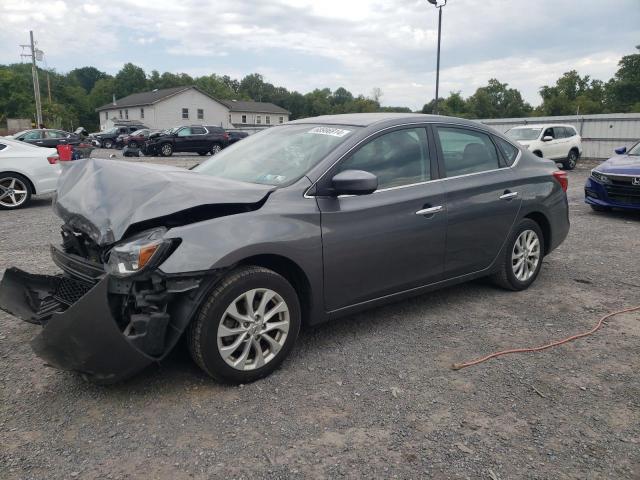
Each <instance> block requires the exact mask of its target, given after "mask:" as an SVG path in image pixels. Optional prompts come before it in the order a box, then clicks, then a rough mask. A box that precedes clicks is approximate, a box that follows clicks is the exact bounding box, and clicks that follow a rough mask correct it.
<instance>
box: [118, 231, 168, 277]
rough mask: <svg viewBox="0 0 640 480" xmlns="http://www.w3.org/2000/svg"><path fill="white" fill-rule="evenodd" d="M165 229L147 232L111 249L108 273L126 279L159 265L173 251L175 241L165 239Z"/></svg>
mask: <svg viewBox="0 0 640 480" xmlns="http://www.w3.org/2000/svg"><path fill="white" fill-rule="evenodd" d="M166 232H167V229H166V228H164V227H161V228H154V229H153V230H147V231H145V232H142V233H140V234H139V235H136V236H134V237H131V238H129V239H127V240H126V241H125V242H123V243H120V244H118V245H116V246H115V247H113V248H112V249H111V252H110V253H109V261H108V262H107V271H108V272H109V273H111V274H112V275H115V276H118V277H126V276H128V275H133V274H134V273H138V272H140V271H142V270H143V269H144V268H145V267H147V268H148V267H151V266H156V265H158V264H159V263H160V262H161V261H162V260H164V259H165V258H166V257H167V256H168V255H169V254H170V253H171V250H172V248H171V247H172V244H173V240H171V239H165V238H164V234H165V233H166Z"/></svg>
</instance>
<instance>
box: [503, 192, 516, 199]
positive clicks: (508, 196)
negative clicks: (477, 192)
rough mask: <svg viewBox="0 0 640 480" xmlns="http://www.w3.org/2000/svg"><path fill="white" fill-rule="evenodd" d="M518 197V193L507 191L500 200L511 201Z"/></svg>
mask: <svg viewBox="0 0 640 480" xmlns="http://www.w3.org/2000/svg"><path fill="white" fill-rule="evenodd" d="M517 196H518V192H509V191H506V192H504V193H503V194H502V195H500V200H511V199H512V198H516V197H517Z"/></svg>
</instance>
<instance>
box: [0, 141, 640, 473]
mask: <svg viewBox="0 0 640 480" xmlns="http://www.w3.org/2000/svg"><path fill="white" fill-rule="evenodd" d="M108 153H110V152H105V151H103V150H99V151H97V152H96V154H97V156H108ZM138 160H140V161H149V160H158V161H161V162H163V163H166V162H168V163H171V164H178V165H183V166H190V165H191V164H193V163H196V162H198V161H200V160H201V158H199V157H197V156H190V157H186V156H185V157H173V158H171V159H136V161H138ZM594 165H595V164H594V163H588V162H583V163H582V164H580V165H579V168H578V169H577V170H575V171H574V172H571V173H570V174H569V177H570V203H571V222H572V228H571V233H570V235H569V238H568V239H567V241H566V242H565V243H564V244H563V245H562V246H561V247H560V248H559V249H558V250H556V251H555V252H554V253H553V254H552V255H551V256H550V257H549V258H547V259H545V262H544V267H543V270H542V273H541V275H540V277H539V279H538V281H537V282H536V283H535V284H534V285H533V287H532V288H530V289H529V290H527V291H525V292H519V293H512V292H505V291H503V290H499V289H497V288H494V287H493V286H491V285H490V284H488V283H486V282H484V281H477V282H473V283H470V284H466V285H460V286H456V287H452V288H447V289H445V290H441V291H439V292H435V293H432V294H428V295H424V296H421V297H418V298H415V299H412V300H409V301H403V302H400V303H396V304H393V305H390V306H386V307H383V308H378V309H375V310H372V311H369V312H366V313H363V314H360V315H356V316H352V317H349V318H346V319H344V320H342V321H337V322H333V323H330V324H326V325H323V326H320V327H317V328H314V329H311V330H307V331H305V332H303V333H302V334H301V337H300V340H299V344H298V346H297V348H296V349H295V350H294V352H293V354H292V355H291V358H290V359H289V360H288V361H286V362H285V364H284V365H283V367H282V368H281V369H280V370H279V371H277V372H276V373H275V374H274V375H272V376H271V377H269V378H267V379H264V380H261V381H258V382H256V383H253V384H250V385H245V386H241V387H228V386H220V385H217V384H215V383H213V382H212V381H211V380H209V379H208V378H207V377H206V376H204V374H202V373H201V372H200V371H199V370H198V368H197V367H196V366H195V365H194V364H193V363H192V362H191V359H190V357H189V355H188V352H187V350H186V348H185V346H184V345H179V348H177V349H176V351H175V352H174V353H173V354H172V355H171V356H170V358H169V359H168V360H167V361H165V362H163V364H162V365H161V366H160V367H152V368H150V369H148V370H146V371H145V372H143V373H142V374H140V375H138V376H137V377H135V378H134V379H132V380H131V381H128V382H126V383H124V384H120V385H116V386H111V387H98V386H94V385H92V384H88V383H85V382H84V381H83V380H81V379H80V378H79V377H78V376H76V375H73V374H70V373H66V372H59V371H56V370H53V369H51V368H47V367H46V366H45V365H43V363H42V362H41V361H40V360H39V359H38V358H37V357H36V356H35V355H34V354H33V353H32V351H31V349H30V347H29V344H28V341H29V340H30V339H31V338H32V337H33V336H34V335H35V334H36V333H37V331H38V329H39V327H36V326H33V325H29V324H26V323H22V322H18V321H17V320H15V319H14V318H13V317H10V316H9V315H6V314H4V313H0V385H1V391H0V478H3V479H18V478H20V479H23V478H24V479H26V478H38V479H58V478H64V479H67V478H109V479H112V478H113V479H124V478H172V479H178V478H195V479H205V478H218V477H220V478H283V479H284V478H325V477H326V478H342V477H346V478H436V479H444V478H473V479H476V478H482V479H503V480H504V479H516V478H518V479H520V478H523V479H543V478H544V479H568V478H581V479H596V478H598V479H599V478H611V479H613V478H615V479H632V478H635V479H637V478H640V376H638V367H639V366H640V347H639V345H640V321H639V320H640V315H638V314H627V315H624V316H620V317H617V318H615V319H613V320H612V321H611V322H610V323H609V324H608V325H607V326H606V327H605V328H604V329H603V330H602V331H600V332H599V333H597V334H596V335H595V336H592V337H589V338H587V339H584V340H579V341H577V342H574V343H571V344H569V345H566V346H562V347H559V348H556V349H553V350H547V351H546V352H542V353H538V354H523V355H514V356H509V357H502V358H501V359H497V360H492V361H489V362H487V363H484V364H482V365H480V366H477V367H473V368H468V369H465V370H461V371H457V372H456V371H453V370H451V368H450V365H451V364H452V363H453V362H459V361H464V360H469V359H472V358H475V357H476V356H478V355H481V354H485V353H488V352H491V351H493V350H496V349H504V348H510V347H516V346H530V345H536V344H540V343H542V342H546V341H547V340H550V339H555V338H558V337H563V336H566V335H568V334H573V333H577V332H580V331H583V330H586V329H588V328H590V327H591V326H592V325H593V324H594V323H595V322H596V320H597V319H598V318H599V316H601V315H603V314H604V313H607V312H609V311H612V310H616V309H620V308H622V307H629V306H634V305H638V304H640V274H639V273H638V272H639V270H638V252H640V216H639V215H632V214H623V213H612V214H596V213H594V212H592V211H591V210H590V209H589V208H588V207H587V206H586V205H585V204H584V203H583V202H582V195H583V194H582V185H583V184H584V180H585V179H586V177H587V175H588V172H589V169H590V168H592V167H593V166H594ZM0 218H1V220H0V222H1V223H0V224H1V225H2V228H0V271H2V269H4V268H6V267H7V266H10V265H16V266H18V267H21V268H24V269H26V270H29V271H33V272H41V273H48V272H54V271H55V267H54V265H53V263H52V262H51V260H50V259H49V255H48V251H47V244H48V243H50V242H57V241H58V228H59V222H58V220H57V218H56V217H54V216H53V215H52V212H51V210H50V200H48V199H43V200H38V201H36V202H34V204H33V205H32V206H31V207H30V208H27V209H25V210H21V211H16V212H0Z"/></svg>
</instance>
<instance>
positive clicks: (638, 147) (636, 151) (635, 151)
mask: <svg viewBox="0 0 640 480" xmlns="http://www.w3.org/2000/svg"><path fill="white" fill-rule="evenodd" d="M627 155H636V156H639V157H640V142H638V143H636V144H635V145H634V146H633V147H631V150H629V151H628V152H627Z"/></svg>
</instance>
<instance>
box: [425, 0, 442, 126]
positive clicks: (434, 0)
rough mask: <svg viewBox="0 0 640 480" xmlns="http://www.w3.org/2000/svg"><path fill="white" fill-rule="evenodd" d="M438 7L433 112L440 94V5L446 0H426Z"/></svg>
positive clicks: (435, 110)
mask: <svg viewBox="0 0 640 480" xmlns="http://www.w3.org/2000/svg"><path fill="white" fill-rule="evenodd" d="M427 1H428V2H429V3H430V4H432V5H433V6H435V7H436V8H437V9H438V60H437V63H436V99H435V103H434V105H433V113H435V114H436V115H437V114H438V98H439V95H440V39H441V36H442V7H444V6H445V5H446V4H447V0H427Z"/></svg>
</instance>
